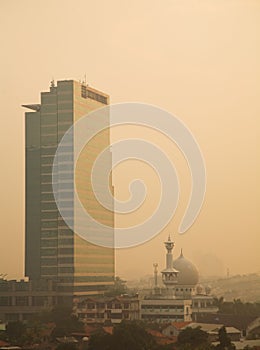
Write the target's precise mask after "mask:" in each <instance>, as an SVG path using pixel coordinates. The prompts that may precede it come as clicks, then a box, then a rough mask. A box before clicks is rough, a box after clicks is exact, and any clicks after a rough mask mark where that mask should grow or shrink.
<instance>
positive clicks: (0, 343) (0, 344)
mask: <svg viewBox="0 0 260 350" xmlns="http://www.w3.org/2000/svg"><path fill="white" fill-rule="evenodd" d="M8 345H10V344H9V343H7V342H6V341H3V340H0V346H1V347H2V346H8Z"/></svg>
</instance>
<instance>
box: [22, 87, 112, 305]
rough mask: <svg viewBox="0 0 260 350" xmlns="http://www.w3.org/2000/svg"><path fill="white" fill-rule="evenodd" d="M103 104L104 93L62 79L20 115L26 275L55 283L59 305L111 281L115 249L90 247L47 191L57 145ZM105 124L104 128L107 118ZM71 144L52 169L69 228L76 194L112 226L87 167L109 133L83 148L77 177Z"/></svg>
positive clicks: (105, 101) (98, 290) (99, 289)
mask: <svg viewBox="0 0 260 350" xmlns="http://www.w3.org/2000/svg"><path fill="white" fill-rule="evenodd" d="M107 104H109V96H108V95H107V94H105V93H103V92H101V91H98V90H96V89H93V88H91V87H89V86H88V85H86V84H85V83H81V82H77V81H73V80H64V81H58V82H57V85H56V86H55V84H54V82H52V83H51V86H50V91H48V92H42V93H41V103H40V104H32V105H23V106H24V107H26V108H29V109H30V110H32V111H30V112H26V113H25V124H26V234H25V275H26V276H28V277H29V278H30V279H34V280H37V279H42V278H46V279H51V280H55V281H57V283H58V291H59V293H60V295H62V296H63V300H65V299H66V296H67V297H68V298H71V297H72V296H73V297H75V296H77V297H80V296H82V297H83V296H86V295H97V294H102V293H103V292H104V290H105V289H106V288H107V287H108V286H109V285H112V284H113V281H114V271H115V265H114V264H115V258H114V249H113V248H106V247H101V246H97V245H94V244H91V243H89V242H88V241H86V240H84V239H82V238H81V237H80V236H79V235H78V234H77V232H75V229H72V228H71V227H68V225H67V224H66V222H65V221H64V220H63V218H62V216H61V215H60V213H59V211H58V208H57V205H56V202H55V198H54V194H53V188H52V170H53V160H54V156H55V153H56V150H57V147H58V144H59V142H60V140H61V139H62V137H63V136H64V134H65V133H66V131H67V130H68V129H69V128H70V127H71V126H72V125H74V123H75V122H77V121H78V120H79V119H80V118H81V117H83V116H85V115H86V114H87V113H89V112H91V111H94V110H96V109H98V108H100V107H104V106H105V105H107ZM98 122H99V121H98V120H97V123H98ZM106 122H107V126H109V116H108V117H107V121H106ZM74 136H75V135H74ZM75 137H76V136H75ZM74 142H75V140H72V142H71V143H69V144H68V145H67V146H66V147H67V149H66V150H65V153H63V154H62V155H60V156H59V160H58V166H57V168H56V169H54V171H55V172H56V178H57V181H58V186H59V191H58V196H59V200H61V201H64V202H65V203H66V206H67V207H68V213H69V214H68V215H69V216H70V220H71V222H72V226H73V225H74V224H73V223H74V222H75V219H76V218H75V215H76V212H75V207H74V195H75V190H77V193H78V196H79V197H80V200H81V202H82V204H83V206H85V207H86V208H88V210H89V211H90V214H91V215H92V216H93V217H94V218H96V219H98V220H99V221H101V222H102V223H105V224H106V225H109V226H111V227H114V216H113V212H112V211H109V210H107V209H105V208H104V207H103V206H102V205H100V204H99V202H97V200H96V197H95V195H94V193H93V191H92V187H91V165H92V164H93V162H94V160H95V158H96V156H97V155H98V154H99V153H100V152H101V151H102V150H103V149H104V148H105V147H108V146H109V143H110V140H109V129H108V128H107V129H106V130H105V131H103V132H102V133H100V134H98V135H97V136H96V137H95V139H93V140H92V141H91V142H89V144H88V145H87V146H85V147H84V149H83V150H82V152H81V155H80V157H79V160H78V162H77V171H76V172H74V167H73V147H74ZM63 152H64V150H63ZM110 166H111V155H109V159H106V161H105V162H104V167H110ZM74 183H76V184H77V186H75V185H74ZM99 185H100V186H99V188H100V190H101V191H102V187H103V186H107V184H103V183H100V184H99ZM75 187H77V188H75ZM70 226H71V225H70Z"/></svg>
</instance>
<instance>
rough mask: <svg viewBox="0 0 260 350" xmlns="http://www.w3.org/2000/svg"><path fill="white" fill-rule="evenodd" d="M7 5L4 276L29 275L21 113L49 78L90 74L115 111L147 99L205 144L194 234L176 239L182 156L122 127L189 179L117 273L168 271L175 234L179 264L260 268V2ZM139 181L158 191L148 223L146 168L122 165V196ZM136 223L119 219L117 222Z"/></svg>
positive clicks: (219, 271) (220, 269) (121, 253)
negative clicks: (173, 206) (165, 219)
mask: <svg viewBox="0 0 260 350" xmlns="http://www.w3.org/2000/svg"><path fill="white" fill-rule="evenodd" d="M0 9H1V11H0V19H1V20H0V27H1V34H0V35H1V48H2V55H1V61H2V62H1V63H2V64H1V67H0V70H1V77H2V80H1V106H2V110H1V115H2V127H1V130H0V133H1V147H0V152H1V159H2V172H1V182H0V186H1V194H2V205H1V244H0V274H1V273H7V274H8V276H7V277H8V278H22V277H23V274H24V193H25V188H24V181H25V174H24V171H25V169H24V153H25V151H24V147H25V146H24V142H25V136H24V112H25V109H24V108H22V107H21V105H22V104H27V103H28V104H29V103H39V102H40V92H42V91H47V90H48V89H49V86H50V81H51V80H52V79H54V80H55V81H57V80H65V79H76V80H80V79H81V80H82V79H84V75H85V74H86V77H87V82H88V83H89V85H90V86H92V87H94V88H97V89H100V90H102V91H104V92H106V93H108V94H109V95H110V99H111V103H118V102H128V101H139V102H144V103H149V104H153V105H157V106H159V107H160V108H162V109H165V110H167V111H169V112H170V113H172V114H174V115H176V116H177V117H178V118H179V119H181V120H182V121H183V122H184V123H185V124H186V125H187V127H188V128H189V129H190V130H191V132H192V133H193V135H194V136H195V138H196V139H197V141H198V143H199V145H200V148H201V150H202V153H203V156H204V158H205V163H206V171H207V192H206V197H205V202H204V204H203V208H202V210H201V213H200V215H199V217H198V218H197V220H196V222H195V223H194V225H193V226H192V227H191V228H190V229H189V231H188V232H187V233H185V234H184V235H179V234H177V228H178V226H179V223H180V220H181V218H182V216H183V212H184V210H185V207H186V204H187V200H188V197H189V189H190V178H189V173H188V170H187V166H186V163H185V160H184V159H183V156H182V155H181V153H180V152H179V151H178V150H177V149H176V147H175V146H173V145H171V144H170V143H169V141H168V140H163V139H162V138H161V137H157V136H156V135H154V134H153V132H150V131H146V132H145V133H144V132H143V131H142V130H141V131H140V130H135V129H131V128H130V129H129V130H127V131H126V134H127V135H128V136H129V135H130V136H132V137H133V136H136V135H141V134H142V135H144V136H145V137H147V138H148V139H149V140H153V141H154V142H155V143H159V144H160V145H161V146H162V147H163V149H164V150H165V152H167V153H169V154H170V157H171V159H172V161H174V163H175V164H176V168H177V169H178V170H179V171H180V174H181V175H182V179H181V185H182V186H181V189H182V192H181V202H180V206H179V207H178V210H177V212H176V215H175V216H174V218H173V220H172V221H171V222H170V223H169V225H168V226H167V227H166V228H165V229H164V230H163V231H162V232H161V233H160V234H159V235H158V236H156V237H155V238H153V239H152V240H151V241H149V242H147V243H145V244H142V245H140V246H138V247H135V248H129V249H122V250H117V252H116V269H117V271H116V274H117V275H119V276H121V277H123V278H129V279H132V278H133V277H135V276H136V277H137V278H138V277H141V276H143V275H146V274H152V272H153V263H154V262H157V263H158V264H159V271H160V270H161V269H163V268H164V264H165V248H164V246H163V242H164V241H165V239H166V238H167V236H168V234H169V233H171V234H172V237H173V240H174V241H175V243H176V245H175V249H174V258H177V257H178V256H179V254H180V249H181V248H183V251H184V255H185V257H186V258H188V259H189V260H191V261H193V262H194V264H195V265H196V266H197V267H198V269H199V271H200V274H201V275H207V274H211V275H220V276H225V275H226V271H227V268H228V269H229V271H230V275H231V276H232V275H237V274H245V273H254V272H259V271H260V259H259V246H260V238H259V231H260V230H259V229H260V224H259V220H258V218H257V213H258V210H257V209H258V207H259V191H260V190H259V184H258V181H259V151H258V149H259V140H258V139H257V134H258V135H259V125H260V123H259V114H260V113H259V112H260V106H259V101H260V87H259V81H260V63H259V62H260V45H259V43H260V35H259V34H260V2H259V1H257V0H248V1H242V0H228V1H227V0H219V1H217V2H215V1H212V0H202V1H195V0H190V1H185V0H184V1H182V2H179V1H175V0H164V1H163V2H157V1H154V0H152V1H151V0H150V1H148V0H140V1H137V0H134V1H131V2H127V1H122V0H112V1H110V2H106V1H101V2H96V3H95V2H91V1H83V0H78V1H76V2H72V1H61V0H57V1H55V2H53V1H50V0H46V1H44V2H37V3H36V2H35V1H32V0H25V1H23V2H20V1H18V0H17V1H7V0H2V1H1V3H0ZM119 137H122V130H115V131H114V132H113V134H112V138H113V139H114V140H116V139H118V138H119ZM139 173H140V174H141V176H143V177H144V178H146V180H147V184H148V189H150V190H151V194H150V196H151V197H149V198H152V200H151V201H150V202H148V204H147V207H145V208H144V209H143V210H144V212H143V213H145V215H147V213H149V211H150V210H152V209H153V208H152V204H153V203H154V201H155V200H156V198H158V188H157V187H156V185H154V183H155V182H154V181H156V179H155V178H153V175H152V174H151V173H150V170H149V169H147V168H146V167H145V166H142V165H140V164H135V163H129V164H128V165H127V164H126V165H125V168H119V169H117V170H116V171H115V176H114V177H115V183H116V184H117V188H116V195H117V196H118V197H119V198H122V199H123V198H127V196H128V195H129V193H128V187H127V186H128V182H127V181H129V178H128V177H130V176H131V175H132V174H134V175H137V174H138V176H139ZM149 186H150V187H149ZM153 190H154V193H153ZM149 193H150V192H149ZM140 213H141V214H142V211H140ZM140 213H139V214H140ZM132 219H133V217H130V218H128V219H127V218H122V217H121V216H120V215H118V216H117V217H116V220H117V223H118V224H119V225H124V223H125V221H124V220H126V222H127V220H130V221H131V220H132ZM136 219H138V215H137V216H136V217H135V218H134V220H136ZM211 272H212V273H211Z"/></svg>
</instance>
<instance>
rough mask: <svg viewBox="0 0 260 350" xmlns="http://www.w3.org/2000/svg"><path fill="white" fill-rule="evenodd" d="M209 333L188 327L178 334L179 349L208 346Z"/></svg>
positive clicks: (198, 328)
mask: <svg viewBox="0 0 260 350" xmlns="http://www.w3.org/2000/svg"><path fill="white" fill-rule="evenodd" d="M208 344H209V342H208V334H207V333H206V332H204V331H202V330H201V329H200V327H197V328H191V327H187V328H185V329H184V330H182V331H181V332H180V334H179V335H178V340H177V346H178V348H179V349H181V350H184V349H189V347H190V348H191V349H196V348H198V347H202V346H204V347H205V346H208Z"/></svg>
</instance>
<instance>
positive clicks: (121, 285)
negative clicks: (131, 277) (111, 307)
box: [105, 277, 127, 297]
mask: <svg viewBox="0 0 260 350" xmlns="http://www.w3.org/2000/svg"><path fill="white" fill-rule="evenodd" d="M126 292H127V288H126V281H123V280H122V279H121V278H120V277H116V278H115V281H114V285H113V286H112V287H110V288H109V289H108V291H107V292H106V293H105V295H106V296H111V297H114V296H117V295H121V294H125V293H126Z"/></svg>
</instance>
